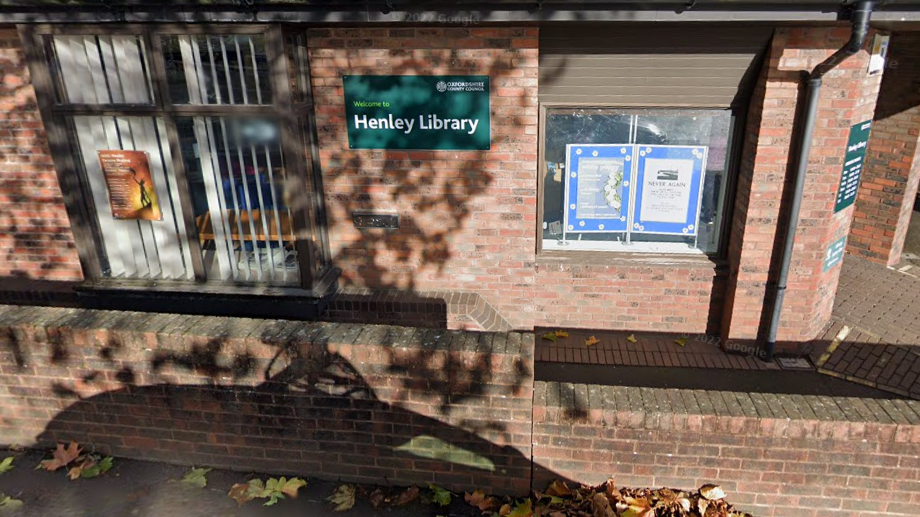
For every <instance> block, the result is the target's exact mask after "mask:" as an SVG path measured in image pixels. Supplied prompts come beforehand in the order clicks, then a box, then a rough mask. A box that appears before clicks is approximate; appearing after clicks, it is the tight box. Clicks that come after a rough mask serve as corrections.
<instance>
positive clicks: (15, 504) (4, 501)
mask: <svg viewBox="0 0 920 517" xmlns="http://www.w3.org/2000/svg"><path fill="white" fill-rule="evenodd" d="M20 507H22V501H20V500H19V499H13V498H12V497H10V496H8V495H4V494H2V493H0V511H3V512H6V511H16V510H18V509H19V508H20Z"/></svg>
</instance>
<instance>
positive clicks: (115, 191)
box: [98, 151, 163, 221]
mask: <svg viewBox="0 0 920 517" xmlns="http://www.w3.org/2000/svg"><path fill="white" fill-rule="evenodd" d="M98 153H99V164H100V165H101V166H102V176H103V178H105V184H106V187H108V190H109V204H110V205H111V207H112V217H113V218H115V219H140V220H146V221H159V220H160V219H162V218H163V214H162V213H161V212H160V204H159V203H158V201H157V194H156V190H155V189H154V186H153V179H152V178H151V176H150V163H149V160H148V157H147V153H146V152H144V151H99V152H98Z"/></svg>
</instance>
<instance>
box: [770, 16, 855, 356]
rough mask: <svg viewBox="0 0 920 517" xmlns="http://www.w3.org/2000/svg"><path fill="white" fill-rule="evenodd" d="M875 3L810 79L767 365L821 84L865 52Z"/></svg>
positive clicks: (795, 225)
mask: <svg viewBox="0 0 920 517" xmlns="http://www.w3.org/2000/svg"><path fill="white" fill-rule="evenodd" d="M872 5H873V2H869V1H865V2H859V3H858V4H856V7H855V8H854V9H853V12H852V15H851V17H850V20H851V21H852V23H853V32H852V33H851V34H850V40H849V41H848V42H847V43H846V45H844V46H843V47H842V48H841V49H840V50H838V51H837V52H834V54H833V55H832V56H831V57H829V58H827V59H825V60H824V61H823V62H822V63H821V64H819V65H818V66H816V67H815V68H814V70H812V71H811V73H810V74H808V76H807V80H808V88H807V90H806V93H805V102H806V107H805V118H804V119H803V121H802V132H801V139H800V142H799V146H798V149H799V152H798V154H797V155H796V158H795V160H796V161H795V164H796V166H795V188H794V190H793V193H792V205H791V206H790V207H789V225H788V227H787V229H786V235H785V237H784V240H783V255H782V261H781V262H780V269H779V276H778V277H777V280H776V296H775V297H774V300H773V309H772V311H771V313H770V327H769V329H768V330H767V342H766V347H765V350H764V351H765V352H766V354H765V355H764V360H765V361H772V360H773V354H774V352H775V351H776V334H777V331H778V330H779V320H780V315H781V314H782V312H783V298H785V297H786V284H787V282H788V280H789V265H790V263H791V262H792V249H793V245H794V244H795V232H796V228H797V227H798V224H799V209H800V208H801V206H802V192H803V191H804V190H805V175H806V173H807V171H808V155H809V153H810V152H811V138H812V135H813V134H814V130H815V117H816V116H817V113H818V98H819V96H820V94H821V83H822V78H823V77H824V74H826V73H828V72H830V71H831V70H832V69H833V68H834V67H835V66H837V65H839V64H840V63H841V62H843V61H844V60H845V59H847V58H848V57H850V56H852V55H854V54H856V53H857V52H859V51H860V49H862V47H863V44H864V43H865V42H866V36H867V35H868V34H869V19H870V18H871V17H872Z"/></svg>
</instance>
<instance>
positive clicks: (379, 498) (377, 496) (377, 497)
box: [367, 488, 387, 510]
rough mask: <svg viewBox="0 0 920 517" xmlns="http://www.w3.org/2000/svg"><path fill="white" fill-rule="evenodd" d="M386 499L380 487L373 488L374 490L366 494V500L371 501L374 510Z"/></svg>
mask: <svg viewBox="0 0 920 517" xmlns="http://www.w3.org/2000/svg"><path fill="white" fill-rule="evenodd" d="M386 500H387V496H386V494H384V493H383V490H382V489H380V488H376V489H374V491H373V492H371V493H370V494H368V496H367V501H368V502H369V503H371V506H373V507H374V509H375V510H379V509H380V508H381V507H382V506H383V503H384V502H386Z"/></svg>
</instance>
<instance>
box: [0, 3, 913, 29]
mask: <svg viewBox="0 0 920 517" xmlns="http://www.w3.org/2000/svg"><path fill="white" fill-rule="evenodd" d="M65 1H66V0H65ZM237 2H239V3H237V4H236V5H226V4H217V3H213V2H212V3H211V4H207V3H206V2H157V3H153V2H148V3H135V2H132V1H130V0H129V1H127V2H117V1H107V2H106V4H107V5H108V6H107V7H103V6H101V5H99V3H98V2H97V3H95V5H89V4H90V2H86V3H81V4H82V5H74V4H72V3H71V4H66V3H54V2H50V3H44V2H34V3H31V5H21V4H20V5H15V6H12V5H10V4H9V3H7V2H4V1H3V0H0V23H109V22H141V23H147V22H182V23H220V22H226V23H252V22H291V23H317V24H363V23H374V24H389V23H434V24H446V25H458V24H460V25H471V24H477V23H534V22H541V23H543V22H598V21H608V22H613V21H619V22H780V23H782V22H807V21H818V22H828V21H836V20H840V19H846V14H845V13H846V10H847V6H846V3H845V2H841V1H827V2H820V1H817V2H815V1H813V2H805V3H787V2H782V1H774V2H753V1H740V2H736V1H726V0H721V1H707V0H700V1H699V2H687V3H683V2H658V1H651V2H617V1H599V2H595V1H592V0H587V1H584V0H583V1H581V2H564V3H562V2H557V1H553V0H545V1H540V0H529V1H520V0H503V1H501V0H500V1H494V2H463V1H462V0H461V1H454V2H447V3H445V2H439V1H437V0H434V1H424V2H418V3H417V4H415V5H417V6H418V8H413V7H412V6H413V4H409V3H406V2H405V1H399V0H391V1H390V2H385V1H378V0H369V1H363V2H362V1H353V2H348V3H345V2H341V1H334V0H306V1H303V2H302V3H300V4H299V5H291V4H284V3H274V4H268V3H259V2H252V0H237ZM36 3H41V4H44V5H42V6H41V7H37V6H36V5H35V4H36ZM388 4H389V5H388ZM247 5H248V6H250V7H248V8H247V7H246V6H247ZM391 7H392V9H391ZM872 19H873V22H880V23H883V24H891V23H897V22H914V23H916V22H920V1H909V2H908V1H904V0H901V1H897V0H894V1H890V2H887V3H882V4H881V6H880V9H879V10H876V11H875V12H874V13H873V16H872Z"/></svg>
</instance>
